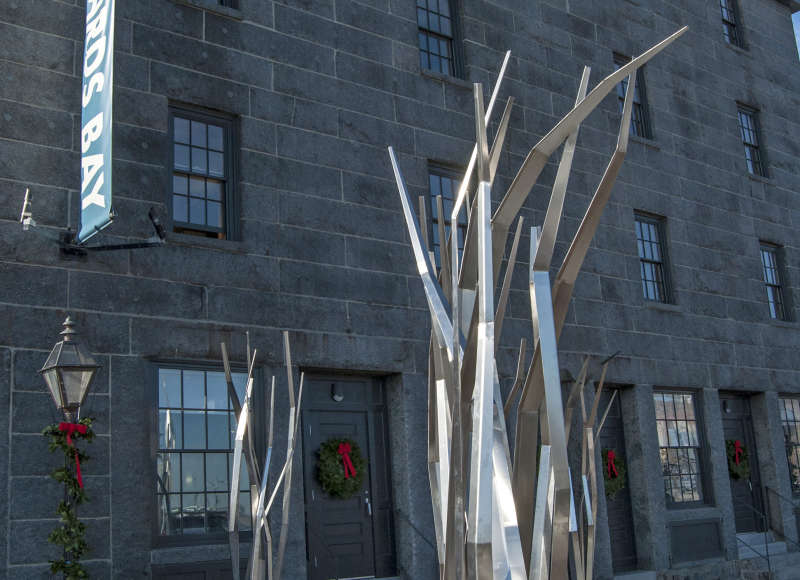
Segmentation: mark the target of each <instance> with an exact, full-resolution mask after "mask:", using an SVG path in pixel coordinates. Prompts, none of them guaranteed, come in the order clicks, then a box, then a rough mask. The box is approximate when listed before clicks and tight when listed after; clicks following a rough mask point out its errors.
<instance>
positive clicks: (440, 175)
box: [428, 167, 467, 268]
mask: <svg viewBox="0 0 800 580" xmlns="http://www.w3.org/2000/svg"><path fill="white" fill-rule="evenodd" d="M459 177H460V175H459V174H458V173H457V172H455V171H453V170H450V169H446V168H443V167H430V168H429V170H428V181H429V184H430V190H429V193H430V206H431V228H432V230H433V231H432V237H431V239H432V240H433V243H432V244H431V246H432V250H433V254H434V258H435V261H436V267H437V268H441V266H442V257H441V240H440V239H439V219H440V216H439V209H438V204H437V203H436V198H437V197H438V196H442V207H443V209H444V216H442V217H443V218H444V232H445V235H446V236H447V237H449V236H450V224H451V219H450V217H451V216H452V214H453V202H454V201H455V197H456V195H457V194H458V187H459ZM457 234H458V236H457V237H458V252H459V255H461V253H462V252H463V251H464V239H465V238H466V235H467V210H466V207H464V206H462V207H461V211H459V213H458V230H457Z"/></svg>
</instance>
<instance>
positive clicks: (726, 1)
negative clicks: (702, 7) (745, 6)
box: [719, 0, 744, 48]
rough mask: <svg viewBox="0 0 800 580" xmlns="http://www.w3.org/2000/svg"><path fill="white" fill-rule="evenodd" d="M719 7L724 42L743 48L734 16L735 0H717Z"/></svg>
mask: <svg viewBox="0 0 800 580" xmlns="http://www.w3.org/2000/svg"><path fill="white" fill-rule="evenodd" d="M719 7H720V10H721V11H722V35H723V36H724V38H725V42H727V43H728V44H733V45H734V46H738V47H740V48H743V47H744V43H743V42H742V35H741V32H740V31H739V26H738V18H737V16H736V0H719Z"/></svg>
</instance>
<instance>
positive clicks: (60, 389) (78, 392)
mask: <svg viewBox="0 0 800 580" xmlns="http://www.w3.org/2000/svg"><path fill="white" fill-rule="evenodd" d="M73 326H75V323H74V322H72V319H71V318H70V317H69V316H67V318H66V320H64V330H62V331H61V335H62V336H63V337H64V338H63V339H62V340H61V341H59V342H57V343H56V344H55V346H54V347H53V350H52V351H50V356H48V357H47V361H46V362H45V363H44V366H43V367H42V368H41V370H39V373H41V375H42V376H43V377H44V381H45V382H46V383H47V388H48V389H50V395H51V396H52V397H53V401H55V404H56V407H58V409H59V410H60V411H62V412H63V413H64V416H65V417H66V419H67V421H68V422H70V423H73V422H75V421H76V420H77V419H78V418H79V417H80V408H81V405H82V404H83V401H84V399H85V398H86V394H87V393H88V392H89V387H90V386H91V384H92V380H93V379H94V376H95V374H96V373H97V369H99V368H100V365H99V364H97V362H95V360H94V359H93V358H92V356H91V355H90V354H89V353H88V352H87V351H86V350H85V349H84V348H83V345H81V344H80V343H78V342H77V341H76V340H75V335H76V332H75V330H74V329H73Z"/></svg>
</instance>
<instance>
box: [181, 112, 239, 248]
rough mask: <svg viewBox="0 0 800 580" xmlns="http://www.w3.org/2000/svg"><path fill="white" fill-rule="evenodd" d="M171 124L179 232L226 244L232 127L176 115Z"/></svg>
mask: <svg viewBox="0 0 800 580" xmlns="http://www.w3.org/2000/svg"><path fill="white" fill-rule="evenodd" d="M170 122H171V124H170V127H171V131H172V141H173V150H172V221H173V224H174V226H175V230H176V231H181V232H189V233H198V234H201V235H206V236H210V237H216V238H224V237H226V233H229V232H228V230H229V229H230V228H229V227H228V226H229V220H228V214H229V212H230V211H231V208H230V207H229V206H230V205H231V198H232V194H231V191H232V187H233V176H232V163H231V147H232V135H231V132H232V124H231V121H230V119H226V118H224V117H213V116H210V115H199V114H196V113H194V112H192V111H185V110H182V109H174V110H173V111H172V117H171V120H170Z"/></svg>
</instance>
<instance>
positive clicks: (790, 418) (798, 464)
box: [778, 398, 800, 494]
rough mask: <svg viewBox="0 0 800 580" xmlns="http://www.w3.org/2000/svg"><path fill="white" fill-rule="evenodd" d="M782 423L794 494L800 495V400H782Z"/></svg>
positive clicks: (780, 403)
mask: <svg viewBox="0 0 800 580" xmlns="http://www.w3.org/2000/svg"><path fill="white" fill-rule="evenodd" d="M778 404H779V405H780V409H781V423H782V424H783V441H784V444H785V445H786V460H787V461H788V462H789V480H790V481H791V484H792V492H794V493H796V494H800V399H788V398H787V399H784V398H781V399H780V401H779V403H778Z"/></svg>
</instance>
